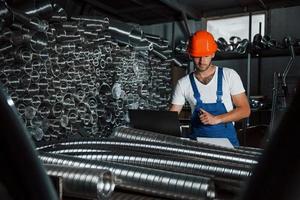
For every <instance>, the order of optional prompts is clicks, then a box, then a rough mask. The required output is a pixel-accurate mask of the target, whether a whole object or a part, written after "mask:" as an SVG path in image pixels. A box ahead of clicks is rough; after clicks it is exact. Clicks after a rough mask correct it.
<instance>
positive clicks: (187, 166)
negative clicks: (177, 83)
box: [73, 149, 251, 180]
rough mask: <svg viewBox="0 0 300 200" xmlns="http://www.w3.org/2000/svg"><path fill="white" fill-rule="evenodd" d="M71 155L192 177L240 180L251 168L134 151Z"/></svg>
mask: <svg viewBox="0 0 300 200" xmlns="http://www.w3.org/2000/svg"><path fill="white" fill-rule="evenodd" d="M73 155H74V156H76V157H79V158H82V159H87V160H100V161H101V160H102V161H108V162H120V163H126V164H131V165H139V166H143V167H149V168H158V169H164V170H173V171H177V172H182V173H188V174H193V175H204V174H205V175H206V176H216V177H223V178H228V179H239V180H242V179H245V178H247V177H249V176H250V175H251V168H250V167H249V166H247V165H237V164H231V163H226V162H220V161H214V160H208V159H198V160H191V159H186V158H178V157H170V156H164V155H151V154H141V153H139V152H135V151H134V150H132V151H125V152H123V151H122V152H118V151H115V150H113V149H112V152H97V153H96V152H94V153H85V152H81V153H77V154H73Z"/></svg>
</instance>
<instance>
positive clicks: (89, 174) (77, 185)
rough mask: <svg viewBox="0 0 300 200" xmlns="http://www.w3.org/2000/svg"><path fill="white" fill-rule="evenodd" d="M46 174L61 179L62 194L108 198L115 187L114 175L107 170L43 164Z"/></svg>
mask: <svg viewBox="0 0 300 200" xmlns="http://www.w3.org/2000/svg"><path fill="white" fill-rule="evenodd" d="M44 166H45V167H46V170H47V174H48V175H51V176H55V177H62V179H63V196H69V197H77V198H78V197H80V198H85V199H110V196H111V194H112V192H113V191H114V188H115V182H114V177H113V175H112V173H111V172H110V171H108V170H97V169H87V168H77V167H76V168H75V167H70V166H60V165H49V164H45V165H44Z"/></svg>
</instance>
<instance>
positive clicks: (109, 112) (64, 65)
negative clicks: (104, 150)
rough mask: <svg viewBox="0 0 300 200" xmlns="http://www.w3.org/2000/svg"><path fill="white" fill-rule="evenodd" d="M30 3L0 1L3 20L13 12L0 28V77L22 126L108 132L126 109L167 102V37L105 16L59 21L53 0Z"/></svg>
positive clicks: (63, 132)
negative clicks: (11, 19)
mask: <svg viewBox="0 0 300 200" xmlns="http://www.w3.org/2000/svg"><path fill="white" fill-rule="evenodd" d="M32 2H33V1H28V2H22V3H20V4H19V7H16V8H10V7H7V5H6V4H4V3H2V2H1V4H0V10H2V11H1V16H3V18H4V19H5V20H6V19H7V20H8V21H9V20H10V18H9V16H10V14H13V15H14V18H13V21H11V23H4V24H3V25H4V27H3V28H2V29H0V38H1V44H0V52H1V56H0V81H1V82H2V83H3V84H4V85H5V87H7V88H8V93H9V94H10V95H12V96H13V100H14V101H15V102H16V104H17V108H20V110H19V112H20V115H21V116H22V118H23V121H24V122H25V125H26V127H27V128H29V129H31V130H40V129H42V131H43V134H40V136H42V137H41V138H40V137H35V135H33V137H34V139H39V140H55V139H57V138H58V139H62V138H68V137H70V136H73V135H81V136H101V137H103V136H108V135H109V134H111V132H112V129H113V128H114V127H117V126H120V125H127V124H128V109H130V108H131V109H132V108H135V109H167V107H168V103H169V101H170V97H171V90H172V87H171V79H170V73H171V66H172V65H173V64H174V63H176V62H173V61H172V58H171V57H170V56H171V51H170V50H171V49H170V48H169V46H168V41H166V40H165V39H162V38H161V37H159V36H153V35H151V36H150V35H144V33H143V32H142V31H141V28H140V27H138V26H132V25H127V24H124V23H118V24H116V23H114V21H112V20H110V19H109V18H107V17H103V18H100V17H97V16H79V17H77V16H72V17H70V18H69V19H68V20H67V15H66V12H65V11H64V10H63V9H62V8H61V7H60V6H59V4H56V3H53V4H49V1H47V0H42V1H38V2H37V4H34V3H32ZM10 11H11V12H10ZM8 21H7V22H8ZM124 33H126V34H124ZM168 50H169V51H168ZM152 51H153V52H152ZM7 52H11V53H7ZM166 58H168V59H167V60H166ZM66 95H68V98H64V97H65V96H66ZM24 106H25V108H27V110H31V111H34V112H26V113H27V114H26V115H25V112H24V109H23V108H24ZM29 108H30V109H29ZM31 108H33V109H31ZM76 110H77V111H78V112H77V111H76ZM28 114H29V115H28ZM44 121H47V126H42V125H41V124H42V123H44ZM33 132H34V131H31V133H33Z"/></svg>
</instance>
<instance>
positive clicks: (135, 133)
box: [110, 127, 261, 156]
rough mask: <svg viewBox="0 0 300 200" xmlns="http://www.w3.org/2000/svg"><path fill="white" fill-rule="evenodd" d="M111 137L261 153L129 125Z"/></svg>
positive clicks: (244, 152) (243, 152) (118, 128)
mask: <svg viewBox="0 0 300 200" xmlns="http://www.w3.org/2000/svg"><path fill="white" fill-rule="evenodd" d="M110 137H112V138H123V139H128V140H131V141H152V142H158V143H166V144H177V145H184V146H193V147H199V148H209V149H215V150H216V151H222V152H224V153H225V152H229V153H234V154H237V155H239V154H245V155H247V154H254V155H257V156H259V155H261V152H257V151H247V150H244V149H231V148H226V147H222V146H217V145H213V144H208V143H203V142H197V141H194V140H186V139H182V138H180V137H174V136H170V135H164V134H160V133H156V132H152V131H146V130H140V129H134V128H130V127H117V128H115V129H114V130H113V133H112V134H111V135H110Z"/></svg>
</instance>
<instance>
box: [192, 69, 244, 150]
mask: <svg viewBox="0 0 300 200" xmlns="http://www.w3.org/2000/svg"><path fill="white" fill-rule="evenodd" d="M193 74H194V73H191V74H190V75H189V78H190V81H191V85H192V88H193V92H194V97H195V99H196V101H197V103H196V106H195V109H194V112H193V114H192V118H191V125H192V127H191V128H192V132H191V134H190V138H191V139H196V137H210V138H228V139H229V141H230V142H231V144H232V145H233V146H239V142H238V139H237V136H236V131H235V128H234V126H233V123H232V122H228V123H220V124H217V125H205V124H203V123H202V122H201V121H200V119H199V111H200V108H202V109H203V110H205V111H207V112H209V113H210V114H212V115H221V114H224V113H227V110H226V108H225V105H224V104H223V103H222V95H223V91H222V82H223V81H222V80H223V68H221V67H219V68H218V80H217V81H218V82H217V83H218V85H217V102H216V103H203V102H202V100H201V98H200V97H201V96H200V93H199V91H198V89H197V87H196V83H195V78H194V76H193Z"/></svg>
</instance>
